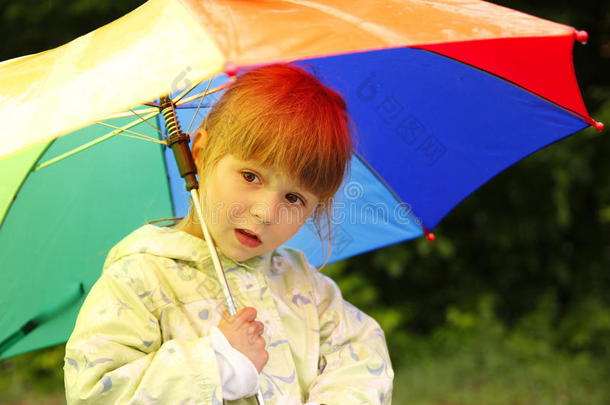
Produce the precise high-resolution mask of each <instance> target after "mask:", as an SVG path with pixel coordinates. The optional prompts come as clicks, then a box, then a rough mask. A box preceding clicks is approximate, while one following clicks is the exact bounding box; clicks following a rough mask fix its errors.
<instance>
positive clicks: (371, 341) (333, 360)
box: [307, 265, 394, 405]
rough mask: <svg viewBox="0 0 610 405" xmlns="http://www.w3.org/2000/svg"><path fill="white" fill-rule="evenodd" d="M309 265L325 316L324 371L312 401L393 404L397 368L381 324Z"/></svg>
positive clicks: (322, 320)
mask: <svg viewBox="0 0 610 405" xmlns="http://www.w3.org/2000/svg"><path fill="white" fill-rule="evenodd" d="M308 266H309V274H310V275H311V278H312V280H313V286H314V298H315V299H316V306H317V309H318V316H319V320H320V356H319V370H320V371H319V375H318V376H317V378H315V379H314V381H313V382H312V384H311V385H310V387H309V389H308V394H307V401H311V402H317V403H320V404H327V405H344V404H390V403H391V400H392V398H391V397H392V381H393V378H394V371H393V370H392V364H391V361H390V356H389V354H388V349H387V345H386V342H385V335H384V333H383V330H382V329H381V328H380V327H379V324H378V323H377V322H376V321H375V320H374V319H373V318H371V317H370V316H368V315H366V314H365V313H364V312H362V311H360V310H359V309H358V308H356V307H354V306H353V305H351V304H350V303H349V302H347V301H344V300H343V297H342V296H341V291H340V290H339V288H338V287H337V284H336V283H335V282H334V281H333V280H331V279H330V278H329V277H327V276H325V275H323V274H320V273H319V272H318V271H317V270H316V269H315V268H314V267H312V266H310V265H308Z"/></svg>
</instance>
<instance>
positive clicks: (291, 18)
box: [0, 0, 602, 357]
mask: <svg viewBox="0 0 610 405" xmlns="http://www.w3.org/2000/svg"><path fill="white" fill-rule="evenodd" d="M575 39H577V40H580V41H583V42H584V41H586V33H584V32H580V31H576V30H574V29H573V28H571V27H568V26H565V25H561V24H555V23H552V22H549V21H545V20H542V19H539V18H536V17H533V16H530V15H526V14H522V13H519V12H516V11H513V10H510V9H506V8H503V7H498V6H494V5H492V4H489V3H485V2H473V1H470V0H468V1H465V0H437V1H419V0H401V1H397V0H393V1H390V0H383V1H377V2H370V3H368V4H364V5H362V4H361V5H359V6H358V7H357V8H356V9H354V7H353V2H348V1H345V0H343V1H339V0H336V1H308V0H284V1H280V0H277V1H267V2H225V1H222V0H215V1H201V0H184V1H181V2H170V1H163V0H150V1H148V2H147V3H145V4H144V5H142V6H141V7H139V8H138V9H136V10H134V11H133V12H131V13H129V14H127V15H126V16H124V17H122V18H120V19H118V20H116V21H115V22H113V23H111V24H109V25H107V26H104V27H102V28H100V29H98V30H96V31H94V32H92V33H90V34H87V35H85V36H83V37H80V38H78V39H76V40H74V41H72V42H70V43H68V44H66V45H64V46H62V47H59V48H57V49H54V50H50V51H47V52H43V53H40V54H35V55H30V56H25V57H21V58H17V59H13V60H10V61H6V62H3V63H2V64H0V77H2V83H1V84H0V117H1V118H2V122H3V123H4V124H5V126H4V128H3V132H2V133H1V134H0V151H1V153H2V156H3V158H2V160H0V173H2V179H3V180H2V189H1V191H0V192H1V194H0V207H2V209H1V211H0V213H1V214H0V215H2V217H1V218H2V225H1V228H0V246H2V250H1V251H0V262H1V263H2V266H3V268H2V272H1V273H0V274H1V275H0V277H1V279H0V280H1V283H0V297H1V298H0V300H2V301H1V303H2V304H3V305H2V306H3V308H5V310H4V311H3V312H2V313H0V325H2V328H0V350H2V351H3V352H2V353H0V356H1V357H9V356H12V355H15V354H18V353H22V352H25V351H28V350H33V349H36V348H40V347H44V346H48V345H52V344H57V343H61V342H64V341H65V340H66V339H67V337H68V335H69V333H70V331H71V329H72V326H73V322H74V319H75V317H76V314H77V312H78V308H79V306H80V303H81V302H82V299H83V297H84V294H85V291H87V290H88V289H89V287H90V286H91V285H92V284H93V282H94V281H95V280H96V279H97V277H98V276H99V272H100V270H101V267H102V263H103V260H104V252H105V250H107V249H108V248H110V247H111V246H112V245H114V244H115V243H116V241H118V240H119V239H120V238H121V237H123V236H124V235H126V234H127V233H128V232H130V231H131V230H133V229H135V228H136V227H138V226H139V225H141V224H143V223H144V222H146V221H148V220H152V219H156V218H167V217H173V216H180V215H183V214H184V213H185V211H186V209H185V204H186V201H187V198H186V194H185V193H186V192H185V191H184V186H183V184H182V182H181V181H179V180H178V177H179V176H178V175H177V173H176V170H175V168H174V164H173V163H172V162H171V158H168V155H169V152H168V150H167V148H165V147H164V146H161V145H159V144H158V143H157V142H155V141H158V140H159V139H161V137H160V136H159V134H158V131H157V129H158V128H160V127H163V125H161V120H160V118H159V114H158V107H157V102H156V100H157V98H158V97H159V96H162V95H165V94H167V93H168V92H169V93H171V94H172V98H173V99H174V100H175V101H176V109H177V111H178V117H179V118H180V121H181V122H182V123H183V124H182V125H183V126H184V127H185V128H184V129H187V130H189V131H191V132H192V130H193V128H197V126H198V125H199V122H200V121H201V118H202V117H203V115H204V114H205V113H204V112H203V111H205V108H207V107H209V105H210V104H211V103H213V99H214V95H216V94H218V92H220V91H221V90H222V86H223V83H226V82H228V81H230V80H231V77H232V75H233V74H235V73H236V72H238V71H239V70H240V69H248V68H251V67H254V66H259V65H264V64H268V63H273V62H292V63H295V64H298V65H300V66H305V67H306V68H308V69H311V70H312V71H313V72H314V74H315V75H317V76H318V77H319V78H320V79H321V80H322V81H323V82H324V83H325V84H327V85H328V86H330V87H331V88H333V89H335V90H337V91H339V92H340V93H341V94H342V95H343V96H344V97H345V99H346V101H347V103H348V110H349V112H350V114H351V116H352V118H353V119H354V122H355V124H356V127H357V132H358V133H357V139H358V145H357V153H356V155H355V156H354V159H353V166H352V173H351V176H350V177H349V178H347V179H346V181H345V183H344V185H343V186H342V188H341V189H340V191H339V192H338V194H337V198H336V204H335V206H336V207H337V210H336V211H335V212H334V216H333V221H334V223H335V224H334V233H333V235H332V240H333V251H332V252H333V256H332V257H331V261H335V260H340V259H343V258H346V257H349V256H353V255H355V254H358V253H361V252H365V251H368V250H372V249H376V248H379V247H382V246H386V245H389V244H393V243H397V242H400V241H404V240H407V239H411V238H415V237H419V236H422V235H426V236H427V237H428V238H429V239H432V234H430V231H429V230H431V229H433V228H434V227H435V226H436V225H437V224H438V223H439V222H440V221H441V220H442V218H443V217H444V216H446V215H447V214H448V212H449V211H450V210H451V209H452V208H453V207H454V206H455V205H457V204H458V203H459V202H460V201H461V200H463V199H464V198H465V197H466V196H468V195H469V194H470V193H472V192H473V191H474V190H476V189H477V188H478V187H480V186H481V185H482V184H484V183H485V182H486V181H488V180H489V179H490V178H492V177H493V176H495V175H496V174H497V173H499V172H500V171H502V170H504V169H506V168H507V167H509V166H511V165H512V164H514V163H515V162H517V161H519V160H520V159H522V158H523V157H525V156H527V155H529V154H531V153H533V152H534V151H536V150H538V149H540V148H542V147H544V146H546V145H548V144H550V143H552V142H555V141H557V140H559V139H561V138H563V137H566V136H568V135H570V134H573V133H575V132H577V131H579V130H581V129H582V128H585V127H587V126H589V125H593V126H595V127H596V128H598V129H600V130H601V128H602V124H601V123H597V122H595V121H594V120H593V119H592V118H591V117H589V115H588V113H587V111H586V109H585V106H584V104H583V102H582V98H581V95H580V91H579V89H578V85H577V82H576V79H575V76H574V72H573V68H572V62H571V61H572V59H571V51H572V46H573V44H574V41H575ZM205 79H209V80H205ZM212 79H213V80H212ZM202 80H203V81H202ZM200 81H202V82H201V83H200V84H199V82H200ZM207 88H210V89H215V90H218V92H216V93H213V94H214V95H213V96H211V97H210V96H208V98H205V99H204V101H203V106H204V110H199V111H200V112H197V113H195V111H197V109H196V108H194V107H196V106H197V104H198V103H199V101H200V100H201V96H200V95H201V94H202V93H204V92H205V89H207ZM183 89H184V90H183ZM198 95H199V96H198ZM178 100H179V101H178ZM189 113H190V115H191V116H193V113H194V117H195V119H194V120H193V119H192V118H191V117H189V116H188V115H189ZM109 117H110V118H109ZM143 121H147V122H148V123H149V124H151V125H148V124H143V123H142V122H143ZM94 122H101V123H103V124H94V125H92V126H87V125H89V124H91V123H94ZM109 126H110V128H109ZM117 128H118V129H117ZM63 134H68V135H65V136H62V137H61V138H57V137H58V136H60V135H63ZM117 134H121V135H126V136H134V137H137V138H140V139H143V138H144V137H147V138H146V139H147V140H148V141H149V142H146V143H145V142H140V141H134V140H133V139H130V138H128V137H126V136H125V137H124V136H116V135H117ZM150 138H152V139H150ZM288 244H289V245H291V246H294V247H297V248H300V249H303V250H305V251H306V253H307V255H308V257H309V259H310V261H311V262H312V263H314V264H319V263H322V262H323V261H324V258H325V253H326V252H324V251H323V248H322V247H321V244H320V242H319V240H317V237H316V236H315V234H314V232H313V229H312V228H311V227H310V226H305V227H304V228H303V229H302V231H301V232H299V234H297V235H296V236H295V238H294V239H293V240H291V241H290V242H289V243H288Z"/></svg>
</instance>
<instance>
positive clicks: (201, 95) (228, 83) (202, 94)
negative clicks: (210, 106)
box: [175, 79, 235, 106]
mask: <svg viewBox="0 0 610 405" xmlns="http://www.w3.org/2000/svg"><path fill="white" fill-rule="evenodd" d="M234 81H235V80H234V79H231V80H229V81H228V82H226V83H224V84H221V85H220V86H217V87H214V88H213V89H212V90H210V91H208V92H207V93H198V94H194V95H192V96H190V97H187V98H185V99H184V100H179V101H177V102H176V103H175V104H176V106H181V105H183V104H186V103H188V102H190V101H193V100H197V99H198V98H199V97H205V96H209V95H210V94H213V93H216V92H218V91H220V90H223V89H225V88H227V87H229V86H230V85H231V84H232V83H233V82H234Z"/></svg>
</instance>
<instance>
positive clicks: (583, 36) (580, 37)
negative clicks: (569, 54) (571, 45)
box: [574, 30, 589, 45]
mask: <svg viewBox="0 0 610 405" xmlns="http://www.w3.org/2000/svg"><path fill="white" fill-rule="evenodd" d="M574 35H575V36H576V40H577V41H578V42H580V43H581V44H583V45H585V44H586V43H587V41H588V40H589V34H588V33H587V31H578V30H574Z"/></svg>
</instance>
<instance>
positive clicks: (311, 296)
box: [64, 225, 393, 405]
mask: <svg viewBox="0 0 610 405" xmlns="http://www.w3.org/2000/svg"><path fill="white" fill-rule="evenodd" d="M221 262H222V264H223V267H224V269H225V275H226V278H227V280H228V282H229V285H230V287H231V291H232V294H233V297H234V300H235V302H236V306H237V308H238V310H239V309H241V308H243V307H246V306H252V307H254V308H256V309H257V319H258V320H259V321H261V322H263V324H264V325H265V331H264V333H263V338H264V339H265V342H266V343H267V347H266V349H267V351H268V353H269V361H268V363H267V364H266V366H265V368H264V369H263V370H262V372H261V374H260V388H261V392H262V393H263V396H264V398H265V403H266V404H267V405H275V404H281V405H284V404H288V405H291V404H299V405H300V404H303V403H304V402H306V401H317V402H319V403H325V404H328V405H334V404H361V403H362V404H389V403H390V402H391V390H392V378H393V371H392V366H391V363H390V360H389V356H388V353H387V347H386V345H385V337H384V335H383V331H382V330H381V329H380V328H379V326H378V325H377V323H376V322H375V321H374V320H373V319H371V318H370V317H368V316H367V315H366V314H364V313H362V312H361V311H359V310H358V309H357V308H355V307H354V306H352V305H350V304H349V303H347V302H345V301H343V299H342V297H341V294H340V292H339V290H338V288H337V286H336V284H335V283H334V282H332V280H330V279H329V278H328V277H325V276H323V275H321V274H320V273H318V272H317V271H316V270H315V269H314V268H313V267H311V266H309V265H308V264H307V262H306V260H305V258H304V256H303V255H302V253H300V252H298V251H295V250H291V249H278V250H276V251H274V252H271V253H268V254H266V255H262V256H259V257H256V258H252V259H250V260H248V261H245V262H242V263H237V262H234V261H232V260H231V259H228V258H226V257H224V256H222V255H221ZM225 308H226V304H225V300H224V298H223V293H222V290H221V287H220V283H219V282H218V280H217V278H216V275H215V271H214V269H213V266H212V264H211V260H210V258H209V256H208V254H207V247H206V246H205V242H203V241H202V240H200V239H198V238H195V237H193V236H190V235H188V234H186V233H183V232H171V231H168V230H166V229H161V228H157V227H154V226H152V225H147V226H144V227H142V228H140V229H139V230H137V231H135V232H134V233H132V234H131V235H129V236H128V237H126V238H125V239H124V240H123V241H121V242H120V243H119V244H118V245H117V246H115V248H113V249H112V250H111V252H110V253H109V255H108V259H107V260H106V264H105V266H104V273H103V275H102V277H101V278H100V280H98V282H97V283H96V284H95V286H94V287H93V289H92V290H91V292H90V293H89V296H88V297H87V300H86V301H85V303H84V305H83V307H82V309H81V312H80V314H79V317H78V320H77V323H76V326H75V329H74V332H73V334H72V336H71V337H70V340H69V341H68V343H67V345H66V358H65V365H64V372H65V383H66V397H67V401H68V403H69V404H77V403H83V404H84V403H87V404H115V403H117V404H122V403H129V404H174V403H175V404H180V403H184V404H222V403H223V400H222V389H221V387H220V376H219V372H218V366H217V364H216V357H215V353H214V351H213V349H212V347H211V345H210V341H209V337H208V333H209V329H210V327H211V326H212V325H217V324H218V322H219V321H220V319H221V316H222V312H223V310H224V309H225ZM225 402H227V403H229V404H238V405H246V404H248V405H253V404H256V400H255V399H254V397H251V398H244V399H240V400H237V401H225Z"/></svg>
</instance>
